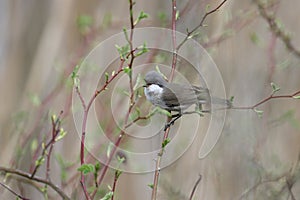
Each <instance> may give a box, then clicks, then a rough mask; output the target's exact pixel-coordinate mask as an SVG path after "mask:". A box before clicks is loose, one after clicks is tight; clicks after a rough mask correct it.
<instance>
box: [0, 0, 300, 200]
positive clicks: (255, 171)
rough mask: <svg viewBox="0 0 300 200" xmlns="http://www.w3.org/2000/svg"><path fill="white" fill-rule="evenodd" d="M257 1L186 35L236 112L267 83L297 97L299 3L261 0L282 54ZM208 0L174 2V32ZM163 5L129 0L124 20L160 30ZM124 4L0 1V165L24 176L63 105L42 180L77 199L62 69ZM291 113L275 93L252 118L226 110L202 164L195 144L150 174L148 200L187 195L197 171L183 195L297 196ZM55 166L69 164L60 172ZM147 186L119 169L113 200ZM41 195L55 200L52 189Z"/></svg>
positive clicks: (74, 139)
mask: <svg viewBox="0 0 300 200" xmlns="http://www.w3.org/2000/svg"><path fill="white" fill-rule="evenodd" d="M259 2H260V1H258V0H257V1H246V0H241V1H231V0H229V1H228V2H226V3H225V4H224V6H222V7H221V8H220V10H219V11H217V12H216V13H214V14H212V15H210V16H209V17H208V18H207V19H206V21H205V24H206V25H207V26H205V27H201V28H200V29H199V32H200V33H199V35H198V36H197V37H196V40H198V41H199V43H200V44H202V45H203V46H204V47H205V48H206V50H207V51H208V52H209V53H210V55H211V57H212V58H213V60H214V61H215V63H216V65H217V66H218V68H219V70H220V72H221V74H222V77H223V81H224V84H225V88H226V93H227V95H228V96H234V105H235V106H252V105H255V104H256V103H258V102H260V101H261V100H263V99H265V98H267V97H268V96H269V95H270V94H271V93H272V87H271V82H273V83H275V84H276V85H277V86H279V87H280V88H281V89H280V91H278V92H277V93H276V95H285V94H293V93H294V92H295V91H299V90H300V79H299V75H300V67H299V61H300V55H299V53H298V52H299V51H300V37H298V35H299V34H300V28H299V21H298V20H299V13H298V8H299V7H300V2H299V1H294V0H286V1H280V0H279V1H262V2H263V3H264V6H265V10H266V12H267V13H268V14H269V15H268V16H272V19H274V20H273V21H274V23H275V26H276V27H279V29H280V31H281V32H280V33H284V34H285V35H287V36H288V37H289V38H290V45H291V46H292V48H290V47H289V48H286V45H287V40H285V39H282V38H283V37H280V36H279V35H280V33H278V31H277V32H276V31H274V30H275V29H274V26H273V29H272V28H270V26H269V23H268V20H266V19H265V18H264V16H263V13H262V11H261V10H260V9H259V6H258V4H260V3H259ZM218 3H220V2H217V1H209V0H201V1H197V0H185V1H178V2H177V8H178V10H179V11H180V18H179V19H178V21H177V30H178V31H180V32H182V33H185V31H186V29H187V28H188V29H189V30H191V29H192V28H193V27H195V26H197V25H198V24H199V22H200V20H201V18H202V16H203V15H204V14H205V12H206V9H208V10H209V9H210V8H214V7H215V6H217V5H218ZM208 4H209V5H210V6H209V8H207V5H208ZM171 5H172V4H171V1H159V0H155V1H136V5H135V6H134V13H135V14H134V15H135V16H137V15H138V13H139V12H140V11H142V10H143V11H144V12H146V13H148V14H149V17H148V18H147V19H145V20H143V21H142V22H141V23H140V24H139V25H138V27H148V26H155V27H167V28H170V25H171V8H172V7H171ZM128 7H129V6H128V1H118V0H102V1H96V0H90V1H70V0H66V1H59V0H52V1H38V0H27V1H20V0H13V1H10V0H1V1H0V15H1V17H0V35H1V37H0V91H1V98H0V138H1V139H0V147H1V151H0V165H1V166H5V167H11V168H17V169H21V170H23V171H26V172H29V171H30V168H31V167H32V165H33V164H34V162H35V160H34V158H35V157H34V155H33V153H32V152H33V151H32V148H34V147H33V146H34V145H33V144H35V143H37V144H41V143H42V141H43V140H44V138H45V137H46V134H47V133H49V130H50V129H51V121H50V117H51V115H52V114H56V115H58V113H59V112H60V111H61V110H63V111H64V113H63V125H62V126H63V127H64V129H65V130H66V131H67V132H68V134H67V135H66V136H65V138H64V139H63V140H61V141H59V142H57V143H56V144H55V148H54V152H55V155H56V156H55V158H53V162H51V163H52V164H51V172H52V173H51V175H52V176H51V180H52V181H53V182H55V183H56V184H57V185H58V186H60V187H61V188H62V189H63V190H64V191H65V192H66V193H67V194H68V195H69V196H72V199H83V196H82V192H81V188H80V184H79V173H78V172H77V168H78V167H79V166H80V162H79V149H80V148H79V147H80V141H79V137H78V134H77V131H76V129H75V125H74V122H73V118H72V110H71V102H72V91H73V89H72V81H71V80H70V74H71V73H72V71H73V69H74V67H75V66H76V65H77V64H78V63H80V61H81V60H82V59H83V58H84V57H85V56H86V55H87V54H88V52H89V51H90V50H91V49H92V48H93V46H95V45H96V44H98V43H99V42H101V41H103V40H105V39H106V38H108V37H109V36H111V35H113V34H115V33H119V32H121V31H122V28H123V27H129V8H128ZM272 30H273V31H272ZM288 42H289V41H288ZM293 49H294V50H293ZM99 56H100V57H101V55H99ZM299 106H300V101H299V100H297V99H293V98H278V99H272V100H270V101H267V102H266V103H264V104H262V105H261V106H259V107H258V108H257V109H258V110H262V111H263V115H262V117H260V116H259V115H258V113H257V112H255V111H253V110H252V109H243V110H241V109H232V110H228V111H227V118H226V122H225V126H224V129H223V132H222V135H221V138H220V140H219V141H218V143H217V145H216V146H215V148H214V149H213V151H212V152H211V153H210V154H209V155H208V156H207V157H206V158H204V159H201V160H200V159H198V152H199V144H201V138H202V137H199V138H198V139H197V140H195V142H194V143H193V144H192V146H191V147H190V148H189V149H188V151H187V152H185V153H184V155H183V156H182V157H181V158H180V159H179V160H177V161H176V162H174V163H173V164H172V165H171V166H169V167H167V168H165V169H163V170H162V171H161V174H160V182H159V191H158V192H159V196H158V199H162V200H168V199H170V200H177V199H188V198H189V195H190V193H191V190H192V188H193V187H194V184H195V182H196V180H197V178H198V175H199V174H201V176H202V180H201V182H200V183H199V185H198V188H197V190H196V194H195V196H194V199H212V200H213V199H216V200H219V199H222V200H227V199H228V200H231V199H291V200H293V199H300V181H299V175H300V173H299V169H300V168H299V159H300V158H299V153H300V144H299V141H300V113H299V108H300V107H299ZM203 123H205V121H204V122H203ZM189 129H190V127H187V128H186V131H189ZM182 134H184V132H183V133H182ZM199 134H200V133H199ZM200 135H201V134H200ZM34 150H35V149H34ZM59 160H60V161H61V160H63V161H64V162H65V163H68V167H67V168H66V169H67V173H66V174H65V171H64V170H63V169H62V167H61V166H62V165H61V162H60V161H59ZM128 162H130V160H128ZM42 170H43V168H42V169H41V172H39V175H41V176H43V175H44V172H43V171H42ZM63 175H64V176H66V177H64V179H62V176H63ZM112 178H113V172H109V173H108V174H107V175H106V178H105V180H106V182H105V184H112ZM0 181H1V182H2V183H4V182H5V183H6V184H7V185H10V186H11V188H13V190H14V191H16V192H18V193H20V194H22V195H24V196H25V197H27V198H30V199H41V198H44V197H43V195H42V194H41V193H40V192H37V190H36V189H34V187H32V186H28V184H26V183H24V182H21V181H18V180H16V179H10V178H9V177H5V176H1V180H0ZM152 181H153V173H145V174H130V173H123V174H122V175H121V178H120V180H119V183H118V188H117V196H116V199H132V200H134V199H150V197H151V188H150V187H148V186H147V185H148V184H149V183H151V182H152ZM105 184H104V185H103V190H104V191H105V190H107V187H106V185H105ZM0 191H1V194H0V197H1V199H15V196H14V195H12V194H11V193H10V192H8V191H7V190H6V189H4V188H3V187H0ZM50 193H51V192H50ZM49 198H50V199H57V198H59V197H57V196H56V194H55V193H54V192H52V193H51V195H50V196H49Z"/></svg>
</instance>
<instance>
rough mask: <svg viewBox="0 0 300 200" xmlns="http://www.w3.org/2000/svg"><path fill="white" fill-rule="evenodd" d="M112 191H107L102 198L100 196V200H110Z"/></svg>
mask: <svg viewBox="0 0 300 200" xmlns="http://www.w3.org/2000/svg"><path fill="white" fill-rule="evenodd" d="M113 194H114V193H113V192H112V191H109V192H108V193H106V194H105V196H104V197H103V198H101V199H100V200H110V199H111V198H112V196H113Z"/></svg>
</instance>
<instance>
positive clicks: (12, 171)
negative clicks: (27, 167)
mask: <svg viewBox="0 0 300 200" xmlns="http://www.w3.org/2000/svg"><path fill="white" fill-rule="evenodd" d="M0 171H2V172H4V173H5V174H7V173H10V174H15V175H18V176H21V177H23V178H26V179H29V180H32V181H35V182H39V183H43V184H46V185H48V186H49V187H51V188H52V189H53V190H55V191H56V192H57V193H58V194H59V195H60V196H61V197H62V198H63V199H64V200H71V199H70V197H68V196H67V195H66V194H65V193H64V191H62V190H61V189H60V188H59V187H58V186H56V185H55V184H54V183H52V182H51V181H48V180H45V179H43V178H41V177H38V176H34V177H32V176H31V174H30V173H27V172H24V171H21V170H18V169H10V168H6V167H0Z"/></svg>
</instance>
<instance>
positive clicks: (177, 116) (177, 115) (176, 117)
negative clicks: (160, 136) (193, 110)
mask: <svg viewBox="0 0 300 200" xmlns="http://www.w3.org/2000/svg"><path fill="white" fill-rule="evenodd" d="M181 116H182V113H181V112H179V113H178V114H176V115H172V116H171V118H172V120H171V121H169V122H168V123H167V124H166V126H165V128H164V131H166V130H167V128H169V127H170V126H171V125H174V122H175V121H176V120H178V119H179V118H180V117H181Z"/></svg>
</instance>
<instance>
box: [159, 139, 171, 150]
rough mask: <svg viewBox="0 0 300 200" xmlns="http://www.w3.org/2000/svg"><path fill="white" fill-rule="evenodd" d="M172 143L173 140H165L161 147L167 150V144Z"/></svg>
mask: <svg viewBox="0 0 300 200" xmlns="http://www.w3.org/2000/svg"><path fill="white" fill-rule="evenodd" d="M170 142H171V139H170V138H167V139H165V140H164V141H163V142H162V144H161V147H162V148H165V147H166V146H167V144H169V143H170Z"/></svg>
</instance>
